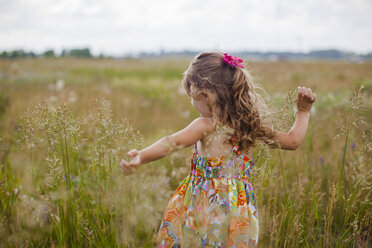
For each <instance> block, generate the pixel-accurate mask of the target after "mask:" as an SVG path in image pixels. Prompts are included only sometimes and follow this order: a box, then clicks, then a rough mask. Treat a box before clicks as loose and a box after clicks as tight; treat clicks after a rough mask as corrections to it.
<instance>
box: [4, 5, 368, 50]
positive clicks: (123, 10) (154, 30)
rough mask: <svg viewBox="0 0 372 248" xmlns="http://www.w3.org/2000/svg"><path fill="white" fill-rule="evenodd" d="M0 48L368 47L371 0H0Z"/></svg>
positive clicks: (300, 48) (308, 48)
mask: <svg viewBox="0 0 372 248" xmlns="http://www.w3.org/2000/svg"><path fill="white" fill-rule="evenodd" d="M0 4H1V5H0V6H1V7H0V50H11V49H17V48H22V49H25V50H33V51H35V52H42V51H44V50H45V49H49V48H50V49H55V50H56V51H57V52H60V51H61V50H62V49H63V48H67V49H69V48H82V47H89V48H90V49H91V51H92V52H93V53H94V54H96V55H98V54H99V53H101V52H102V53H105V54H111V55H122V54H124V53H128V52H138V51H158V50H159V49H164V50H165V51H169V50H181V49H182V50H183V49H197V50H225V51H234V50H258V51H268V50H274V51H300V52H308V51H310V50H313V49H328V48H336V49H341V50H347V51H355V52H359V53H367V52H372V21H371V13H372V0H349V1H345V0H307V1H306V0H303V1H298V0H266V1H260V0H255V1H253V0H199V1H196V0H151V1H150V0H132V1H129V0H58V1H56V0H0Z"/></svg>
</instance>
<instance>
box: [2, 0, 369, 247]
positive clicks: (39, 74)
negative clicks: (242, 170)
mask: <svg viewBox="0 0 372 248" xmlns="http://www.w3.org/2000/svg"><path fill="white" fill-rule="evenodd" d="M0 4H1V5H0V6H1V8H0V246H2V247H26V246H27V247H51V246H53V247H54V246H58V247H63V246H65V247H75V246H78V247H90V246H92V247H97V246H101V247H102V246H104V247H154V246H155V242H156V236H157V232H158V230H159V226H160V222H161V219H162V217H163V213H164V210H165V209H166V207H167V205H168V202H169V200H170V197H171V196H172V194H173V193H174V191H175V190H176V188H177V187H178V185H179V184H180V183H181V181H182V180H183V179H184V178H185V177H186V176H187V175H188V173H189V172H190V157H191V155H192V152H193V148H192V147H189V148H186V149H183V150H179V151H176V152H174V153H172V154H170V155H169V156H167V157H165V158H162V159H160V160H158V161H154V162H152V163H150V164H148V165H145V166H143V167H140V168H139V169H138V171H137V172H136V173H135V174H134V175H133V176H131V177H124V176H122V175H121V173H120V168H119V161H120V160H121V159H123V158H126V159H128V157H127V155H126V153H127V151H129V150H130V149H133V148H136V149H142V148H144V147H145V146H147V145H150V144H152V143H153V142H155V141H156V140H158V139H160V138H162V137H164V136H165V135H169V134H171V133H174V132H176V131H179V130H180V129H182V128H184V127H185V126H186V125H187V124H188V123H190V122H191V121H192V120H193V119H195V118H196V117H198V116H199V114H198V112H197V111H196V110H195V109H194V108H193V107H192V105H191V103H190V98H189V97H188V96H187V95H186V94H185V92H184V90H183V88H182V87H181V80H182V73H183V72H184V71H185V70H186V69H187V67H188V65H189V63H190V62H191V59H192V58H193V56H194V55H196V54H197V53H199V52H202V51H221V52H228V53H230V54H231V55H233V56H239V57H241V58H243V60H244V65H245V68H246V69H247V70H248V71H249V72H250V73H251V74H252V76H253V78H254V81H255V82H256V83H258V84H261V85H262V86H263V89H264V91H260V92H258V93H259V94H262V96H263V97H264V99H265V101H266V102H267V104H268V105H269V106H270V108H271V109H272V110H273V112H274V114H273V116H272V121H273V125H274V127H275V128H276V129H278V130H281V131H283V132H288V131H289V130H290V128H291V126H292V125H293V123H294V120H295V112H296V103H295V98H296V94H297V86H305V87H310V88H311V89H312V91H313V92H315V93H316V95H317V101H316V102H315V103H314V104H313V107H312V110H311V115H310V120H309V125H308V129H307V133H306V136H305V140H304V142H303V144H302V145H301V146H300V148H299V149H297V150H295V151H286V150H279V149H274V150H270V149H268V148H267V147H266V146H264V144H261V143H258V144H257V146H256V147H255V149H254V154H253V158H254V159H255V160H256V164H255V167H254V169H253V173H252V175H251V178H250V181H251V182H252V185H253V188H254V190H255V194H256V200H257V204H258V211H259V216H260V241H259V244H261V245H260V247H370V246H371V244H372V241H371V236H372V235H371V232H372V229H371V227H372V223H371V221H372V210H371V209H372V208H371V205H372V201H371V195H370V192H372V184H371V182H372V175H371V173H370V171H371V169H372V168H371V165H372V156H371V155H372V154H371V151H372V148H371V147H372V145H371V136H372V131H371V130H372V129H371V128H372V114H371V113H372V97H371V96H372V22H371V21H370V13H371V12H372V2H371V1H370V0H354V1H345V0H339V1H335V0H326V1H320V0H314V1H302V2H300V1H294V0H269V1H250V0H247V1H243V0H239V1H238V0H231V1H220V0H216V1H209V0H205V1H169V0H159V1H145V0H137V1H127V0H125V1H119V0H108V1H96V0H90V1H87V0H74V1H72V0H61V1H49V0H48V1H47V0H27V1H26V0H14V1H4V0H0ZM195 247H197V245H195Z"/></svg>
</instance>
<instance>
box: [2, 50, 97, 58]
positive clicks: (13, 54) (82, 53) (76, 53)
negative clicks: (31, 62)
mask: <svg viewBox="0 0 372 248" xmlns="http://www.w3.org/2000/svg"><path fill="white" fill-rule="evenodd" d="M69 56H70V57H85V58H92V57H93V55H92V54H91V52H90V49H89V48H82V49H71V50H67V49H63V51H62V53H61V54H60V55H57V54H56V53H55V51H54V50H52V49H49V50H46V51H44V52H43V53H41V54H36V53H34V52H26V51H24V50H23V49H19V50H13V51H3V52H1V53H0V58H3V59H15V58H35V57H49V58H56V57H69ZM100 56H102V55H100Z"/></svg>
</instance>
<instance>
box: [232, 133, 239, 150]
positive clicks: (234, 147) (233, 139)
mask: <svg viewBox="0 0 372 248" xmlns="http://www.w3.org/2000/svg"><path fill="white" fill-rule="evenodd" d="M231 142H232V145H233V149H232V152H235V153H237V154H238V155H240V149H239V144H238V143H236V140H235V138H234V137H233V136H231Z"/></svg>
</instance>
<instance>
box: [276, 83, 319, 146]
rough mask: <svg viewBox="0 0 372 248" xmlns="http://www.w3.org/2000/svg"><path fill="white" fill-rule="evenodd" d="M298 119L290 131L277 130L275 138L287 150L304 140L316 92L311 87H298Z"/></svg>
mask: <svg viewBox="0 0 372 248" xmlns="http://www.w3.org/2000/svg"><path fill="white" fill-rule="evenodd" d="M296 101H297V115H296V120H295V122H294V124H293V126H292V128H291V129H290V130H289V132H288V133H285V132H281V131H277V130H276V131H275V137H274V139H276V140H278V141H279V143H280V148H281V149H285V150H296V149H297V148H298V147H299V146H300V145H301V144H302V142H303V140H304V137H305V134H306V130H307V126H308V122H309V118H310V110H311V107H312V104H313V102H315V101H316V94H315V93H312V92H311V89H310V88H305V87H298V95H297V99H296Z"/></svg>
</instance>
